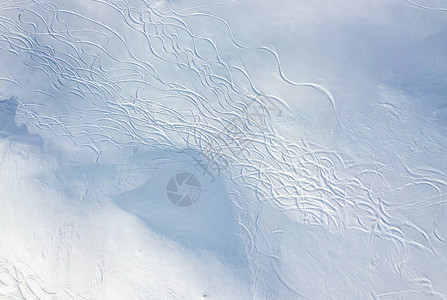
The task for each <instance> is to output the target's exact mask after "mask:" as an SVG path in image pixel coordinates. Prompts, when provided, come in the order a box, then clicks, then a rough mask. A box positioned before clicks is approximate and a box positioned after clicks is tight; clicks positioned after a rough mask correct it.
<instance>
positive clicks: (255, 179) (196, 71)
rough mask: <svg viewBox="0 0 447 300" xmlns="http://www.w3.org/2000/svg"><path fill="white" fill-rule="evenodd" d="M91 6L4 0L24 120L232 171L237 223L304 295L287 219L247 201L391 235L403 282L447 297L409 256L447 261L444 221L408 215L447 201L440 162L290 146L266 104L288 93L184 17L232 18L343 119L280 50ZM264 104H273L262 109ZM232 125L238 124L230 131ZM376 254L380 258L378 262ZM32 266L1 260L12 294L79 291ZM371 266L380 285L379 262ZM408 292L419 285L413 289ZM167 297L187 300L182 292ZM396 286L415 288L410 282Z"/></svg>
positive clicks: (140, 13) (145, 12) (86, 140)
mask: <svg viewBox="0 0 447 300" xmlns="http://www.w3.org/2000/svg"><path fill="white" fill-rule="evenodd" d="M91 2H92V3H94V4H95V5H93V7H94V9H92V10H87V9H82V8H81V7H77V5H76V4H70V3H62V2H61V1H54V2H51V1H31V0H30V1H26V0H23V1H5V2H2V3H1V4H0V49H1V51H2V55H10V56H11V57H16V58H19V59H20V62H21V63H22V64H23V68H24V69H25V70H29V72H32V74H30V75H29V78H24V79H22V78H15V77H14V76H10V74H8V70H2V71H1V73H0V82H1V85H2V86H7V87H8V88H9V91H12V92H11V93H13V94H11V95H6V96H7V97H14V98H11V99H14V101H17V104H18V107H17V110H16V118H17V119H18V120H21V121H22V122H24V123H25V124H27V126H28V127H29V128H34V129H35V130H42V131H47V132H50V133H51V134H52V135H55V136H59V137H66V138H68V139H69V140H70V141H71V142H72V143H74V144H76V145H78V146H85V147H88V148H89V149H91V150H92V151H94V152H95V154H96V155H97V161H98V162H101V157H102V153H103V152H104V151H107V150H108V149H111V148H114V149H132V148H135V147H147V148H148V149H151V150H153V151H157V152H161V153H165V155H166V157H167V161H169V159H171V160H178V159H179V158H181V159H183V160H184V161H186V162H188V164H190V165H191V166H194V167H195V168H197V169H198V172H202V170H200V167H199V166H197V162H198V160H200V161H201V162H204V161H207V162H208V164H209V166H208V168H207V169H206V171H207V172H212V176H211V177H210V180H215V179H216V178H217V177H221V178H224V179H225V180H226V181H228V182H229V186H232V187H233V189H232V190H230V192H229V193H230V195H231V198H232V202H233V203H234V205H235V206H237V207H239V208H240V212H242V213H243V214H244V215H245V218H240V219H239V220H237V222H238V223H239V229H240V231H241V233H240V234H241V236H244V238H243V240H244V244H245V245H244V246H245V249H246V253H247V254H246V255H247V257H249V258H250V261H251V262H252V263H253V264H254V265H257V264H262V263H264V262H266V261H269V263H270V264H271V265H272V270H274V271H275V273H276V276H277V278H278V280H279V281H280V282H281V283H282V284H283V287H284V288H285V289H288V290H289V291H291V292H292V293H293V294H294V295H295V296H296V297H297V299H300V298H308V296H306V294H305V293H303V292H301V291H300V287H299V286H297V285H296V284H295V283H293V279H291V278H289V277H287V276H286V275H284V272H283V270H282V269H283V267H284V266H282V265H281V260H282V255H281V250H280V249H278V247H277V244H278V243H279V242H278V241H280V239H281V236H282V235H283V233H284V232H283V230H284V228H280V227H279V228H269V225H267V223H266V224H265V228H264V227H262V226H263V225H262V222H263V221H262V218H263V213H262V210H261V211H259V212H256V213H253V211H250V208H249V207H250V205H253V206H256V207H257V206H259V205H261V204H262V205H264V204H267V205H268V206H269V207H271V208H272V209H274V210H278V211H282V212H285V213H286V214H288V215H290V216H291V218H292V219H294V220H295V221H296V222H298V223H301V224H305V225H306V226H321V227H323V228H324V229H325V230H327V231H328V232H332V233H340V234H343V233H344V232H347V231H350V230H355V231H359V232H362V233H365V234H368V235H370V236H371V238H372V237H373V236H376V237H377V236H379V237H380V238H381V239H384V240H389V241H392V242H393V243H394V245H395V250H396V251H397V253H398V254H397V255H396V257H395V259H396V260H395V261H393V262H391V263H392V264H393V266H394V268H395V271H396V272H397V273H398V274H399V275H400V276H401V280H402V281H408V282H412V283H414V285H415V286H417V287H418V289H421V287H423V291H422V292H424V293H430V294H432V295H438V296H439V297H440V299H447V295H445V294H442V293H441V292H439V291H437V290H436V288H435V287H434V286H433V285H432V284H431V282H430V278H428V277H420V276H421V274H414V272H412V271H411V270H409V269H406V268H405V266H404V265H405V262H406V260H407V258H408V257H409V256H411V255H412V254H411V253H412V251H414V249H418V251H419V250H422V251H424V252H427V253H430V254H431V255H433V256H435V257H436V258H437V259H439V261H442V262H443V263H446V259H445V257H444V255H443V253H442V251H440V250H439V249H438V247H439V245H445V243H446V239H447V237H446V236H442V235H443V234H445V230H443V229H442V228H439V227H438V225H437V223H436V222H437V220H436V218H434V219H433V220H431V222H432V225H433V226H432V227H433V232H430V233H427V232H426V230H427V229H426V228H421V227H420V226H419V225H418V224H416V223H413V222H411V221H410V220H407V219H403V218H402V217H401V214H400V211H405V210H411V211H419V210H424V209H430V208H433V207H437V208H438V211H440V210H441V207H443V206H444V205H445V202H446V201H447V197H446V196H447V188H446V186H447V176H446V174H444V173H443V172H442V170H435V169H429V168H423V167H421V168H420V169H411V167H409V166H406V165H405V166H404V167H405V170H406V173H405V174H401V173H396V172H395V171H394V170H393V169H392V168H391V167H389V166H386V165H384V164H381V163H371V164H366V163H363V162H358V161H356V160H355V159H353V158H351V157H349V156H348V155H346V154H343V153H338V152H337V151H334V150H331V149H325V147H323V146H321V145H319V144H318V143H317V142H316V141H309V140H306V139H304V138H303V139H302V140H301V141H294V142H290V141H288V140H287V139H286V138H284V137H281V136H280V135H279V134H278V132H276V131H275V129H274V128H273V126H272V125H271V117H270V115H269V114H270V113H271V108H272V106H273V107H274V109H276V110H279V111H284V112H287V111H288V105H287V102H286V101H284V100H283V99H280V98H278V97H276V96H275V95H266V94H264V93H263V92H262V90H261V89H259V88H257V87H256V86H255V84H254V83H253V81H252V79H251V78H250V76H249V74H248V72H247V71H246V70H245V69H244V68H243V67H242V66H240V65H235V64H231V63H229V62H227V61H225V59H223V58H222V57H221V55H220V54H219V46H218V45H217V44H216V43H215V42H214V41H213V40H212V38H209V37H202V36H198V35H196V34H195V33H194V32H193V30H191V29H190V28H189V25H188V23H187V21H186V20H187V19H191V18H201V19H203V22H204V24H207V22H210V23H211V22H214V23H220V24H223V25H224V26H225V27H226V28H227V33H228V36H229V37H230V39H231V41H232V44H233V47H234V48H235V49H239V50H241V51H253V52H258V53H263V54H265V55H266V57H268V59H273V61H275V63H276V68H277V72H278V80H281V81H283V82H285V83H287V84H289V85H291V86H297V87H308V88H312V89H316V90H317V91H318V92H319V93H320V96H321V97H322V98H324V99H326V101H327V105H328V106H330V107H331V110H332V112H333V116H334V118H335V119H336V121H337V125H338V126H340V127H342V126H343V120H339V114H338V111H337V105H336V99H334V97H333V96H332V95H331V93H330V92H329V91H328V90H327V89H325V88H324V87H323V86H322V85H320V84H317V83H311V82H304V83H301V82H294V81H293V80H291V79H289V78H288V77H287V75H286V74H285V73H284V70H283V69H282V67H281V66H282V65H283V64H284V63H285V62H283V61H281V60H280V57H279V55H278V53H277V52H275V51H274V50H273V49H271V48H269V47H265V46H259V47H249V46H246V45H244V43H243V41H238V40H236V38H235V37H234V34H233V30H234V29H232V27H231V26H230V24H229V22H228V21H226V20H225V19H223V18H220V17H217V16H213V15H211V14H206V13H188V9H183V10H181V9H180V10H171V9H170V8H169V6H168V5H166V4H162V5H151V4H149V3H148V2H146V1H137V0H135V1H130V0H129V1H108V0H97V1H91ZM228 2H231V1H228ZM408 2H410V3H411V4H412V5H415V6H417V7H420V8H428V7H426V6H422V5H419V4H415V3H413V2H412V1H408ZM222 3H226V2H222ZM217 4H219V3H217ZM217 4H216V5H217ZM210 5H211V4H210ZM198 8H200V7H198ZM191 9H195V8H191ZM76 24H79V25H76ZM4 53H7V54H4ZM176 72H177V73H181V74H186V76H187V77H188V78H190V79H189V81H186V80H180V76H176V75H171V74H176ZM177 79H178V80H177ZM11 99H10V100H6V98H5V100H4V101H12V100H11ZM377 107H378V108H379V109H380V110H383V111H384V112H387V113H389V114H390V115H391V116H392V117H394V118H399V114H400V112H399V110H398V109H397V108H396V107H394V106H393V105H392V104H390V103H384V102H378V103H377ZM254 108H256V111H258V112H262V113H261V114H257V115H256V116H257V117H258V118H255V117H254V111H253V109H254ZM229 126H231V127H232V128H233V129H235V130H236V133H234V134H231V133H228V131H227V130H226V129H227V128H228V127H229ZM147 167H148V168H149V167H154V166H147ZM385 173H386V174H385ZM389 174H393V175H394V176H400V182H401V185H399V186H390V184H389V183H388V179H387V176H388V175H389ZM230 183H231V184H230ZM233 184H234V185H233ZM419 186H423V187H424V190H425V189H426V190H427V194H426V195H424V196H423V198H418V199H416V200H415V201H411V202H403V203H396V202H395V201H393V199H394V198H393V197H395V196H394V195H396V194H397V193H400V192H402V193H405V191H406V190H411V189H412V188H414V187H419ZM241 189H244V190H249V191H251V192H252V193H254V194H255V197H256V199H257V202H256V203H246V199H244V197H243V196H242V195H243V194H241V193H240V190H241ZM284 226H285V225H284ZM370 247H371V246H370ZM370 250H371V249H370ZM372 260H374V258H373V255H370V261H369V262H368V266H370V267H371V266H372V265H373V264H374V263H373V262H372ZM258 267H259V268H260V269H262V267H260V266H258ZM24 269H28V267H23V266H20V267H18V266H16V265H14V264H11V263H9V262H8V261H7V260H4V259H2V260H1V261H0V273H1V277H0V279H1V282H0V284H1V286H0V295H1V296H2V297H9V298H10V299H21V298H23V299H53V298H54V299H79V296H75V294H71V292H70V293H69V291H68V290H65V289H63V288H62V287H53V286H51V285H48V284H47V283H45V281H43V280H42V279H40V278H39V277H38V276H37V275H36V273H35V272H34V271H28V275H26V274H25V273H24V272H25V271H24ZM259 272H262V270H259ZM369 276H370V278H369V279H370V280H371V281H372V282H373V281H374V276H375V275H374V274H373V273H372V271H370V272H369ZM418 276H419V277H418ZM253 289H256V287H253ZM371 291H372V292H371V295H370V296H371V297H373V298H375V299H391V298H393V297H394V296H395V295H396V294H394V292H389V293H380V292H377V293H376V292H374V287H372V288H371ZM407 292H408V293H410V294H409V295H411V293H412V292H414V290H413V291H412V290H411V289H410V288H409V289H408V290H407ZM167 293H168V294H170V295H171V297H172V298H173V299H182V297H181V296H179V295H177V294H176V292H175V291H168V292H167ZM396 293H397V292H396ZM398 294H400V295H402V297H404V298H405V297H407V295H405V291H400V292H398ZM12 295H15V296H12ZM14 297H15V298H14ZM52 297H53V298H52ZM408 297H409V296H408ZM9 298H8V299H9ZM210 299H211V298H210ZM407 299H408V298H407Z"/></svg>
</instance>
